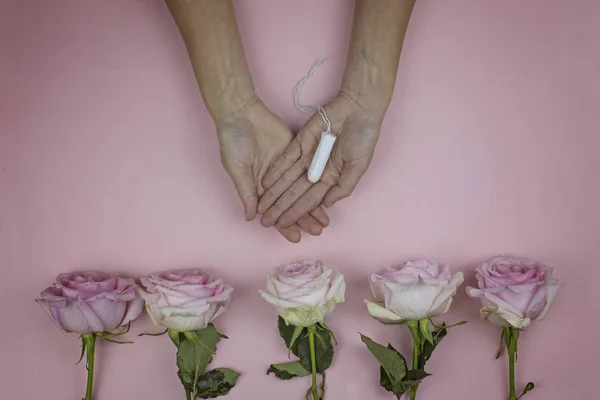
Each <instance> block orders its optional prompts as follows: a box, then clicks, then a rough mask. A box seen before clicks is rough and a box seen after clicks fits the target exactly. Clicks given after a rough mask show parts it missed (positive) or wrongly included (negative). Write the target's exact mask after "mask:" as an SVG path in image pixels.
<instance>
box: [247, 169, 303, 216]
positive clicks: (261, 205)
mask: <svg viewBox="0 0 600 400" xmlns="http://www.w3.org/2000/svg"><path fill="white" fill-rule="evenodd" d="M306 168H307V166H306V164H305V163H304V162H303V161H302V160H299V161H298V162H296V163H295V164H294V165H293V166H292V167H291V168H290V169H288V170H287V171H285V173H284V174H283V175H282V176H281V178H280V179H279V180H278V181H277V182H275V184H274V185H273V186H271V187H270V188H268V189H267V190H266V191H265V192H264V193H263V195H262V196H261V197H260V201H259V202H258V213H259V214H266V213H267V211H268V210H270V209H271V208H272V207H273V206H274V205H275V203H276V202H277V201H278V200H279V198H280V197H281V196H282V195H283V194H284V193H285V192H286V191H288V190H289V189H290V188H291V187H292V186H293V185H294V184H295V182H296V181H297V180H298V179H299V178H300V177H301V176H302V175H303V174H304V175H306V174H305V173H306ZM305 181H306V182H308V178H306V177H305ZM308 183H309V184H310V185H312V183H310V182H308ZM305 190H306V189H305ZM300 194H302V193H300ZM290 205H292V203H290ZM288 207H289V206H288ZM285 210H286V208H284V209H282V210H281V211H280V212H279V214H278V215H277V217H279V215H281V213H282V212H284V211H285ZM263 217H264V216H263ZM275 221H277V218H276V219H275ZM275 221H273V222H271V223H270V224H269V225H265V226H271V225H273V224H274V223H275Z"/></svg>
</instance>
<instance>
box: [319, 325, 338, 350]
mask: <svg viewBox="0 0 600 400" xmlns="http://www.w3.org/2000/svg"><path fill="white" fill-rule="evenodd" d="M319 325H320V326H321V328H323V329H325V330H326V331H327V332H329V333H330V334H331V338H332V339H333V343H334V344H335V345H336V346H337V345H338V341H337V338H336V337H335V334H334V333H333V331H332V330H331V328H330V327H329V326H328V325H327V324H326V323H325V322H319Z"/></svg>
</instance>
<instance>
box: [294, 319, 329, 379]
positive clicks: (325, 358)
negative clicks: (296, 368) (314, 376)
mask: <svg viewBox="0 0 600 400" xmlns="http://www.w3.org/2000/svg"><path fill="white" fill-rule="evenodd" d="M315 330H316V332H315V333H316V335H319V336H321V338H322V339H323V340H320V339H319V340H315V354H316V357H317V372H318V373H323V372H325V370H326V369H327V368H329V366H330V365H331V362H332V361H333V352H334V351H333V344H332V343H331V334H330V333H329V331H327V330H326V329H324V328H322V327H320V326H319V325H318V324H317V325H315ZM296 347H297V351H298V352H297V353H294V354H296V356H298V358H299V359H300V363H301V364H302V367H304V369H306V370H307V371H311V370H312V366H311V362H310V342H309V339H308V329H306V330H304V331H303V333H302V334H301V335H300V337H299V338H298V340H297V341H296ZM292 351H293V349H292Z"/></svg>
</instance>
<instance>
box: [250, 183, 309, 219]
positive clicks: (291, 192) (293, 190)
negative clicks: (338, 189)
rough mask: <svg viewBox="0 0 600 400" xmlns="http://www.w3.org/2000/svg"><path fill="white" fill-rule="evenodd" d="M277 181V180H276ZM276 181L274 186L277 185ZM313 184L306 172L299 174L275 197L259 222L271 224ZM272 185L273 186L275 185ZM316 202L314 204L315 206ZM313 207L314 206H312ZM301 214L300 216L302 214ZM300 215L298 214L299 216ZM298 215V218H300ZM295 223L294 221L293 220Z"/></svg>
mask: <svg viewBox="0 0 600 400" xmlns="http://www.w3.org/2000/svg"><path fill="white" fill-rule="evenodd" d="M278 183H279V182H278ZM278 183H276V184H275V186H278ZM312 185H313V183H312V182H310V181H309V180H308V178H307V177H306V174H304V175H302V176H300V177H299V178H298V179H296V181H295V182H294V183H293V184H292V185H291V186H290V187H289V188H288V189H287V190H286V191H285V192H284V193H283V194H282V195H281V196H280V197H279V199H277V201H276V202H275V204H273V205H272V206H271V207H270V208H269V209H268V210H267V211H266V212H265V213H264V215H263V216H262V218H261V219H260V223H261V224H262V225H263V226H265V227H268V226H273V225H275V223H276V222H277V220H278V219H279V217H280V216H281V214H283V213H284V212H285V211H286V210H287V209H288V208H290V207H291V206H292V205H293V204H294V203H295V202H296V200H298V199H299V198H300V197H301V196H302V195H303V194H304V193H305V192H306V191H307V190H308V189H310V187H311V186H312ZM275 186H273V187H275ZM317 205H318V204H315V207H316V206H317ZM313 208H314V207H313ZM309 211H310V210H308V211H306V212H305V213H304V214H303V215H306V214H308V212H309ZM303 215H302V216H303ZM299 217H300V216H299ZM299 217H298V219H300V218H299ZM294 223H295V222H294ZM290 225H292V224H291V223H290V224H287V225H282V226H290Z"/></svg>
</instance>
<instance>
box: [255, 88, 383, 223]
mask: <svg viewBox="0 0 600 400" xmlns="http://www.w3.org/2000/svg"><path fill="white" fill-rule="evenodd" d="M324 108H325V111H326V113H327V116H328V117H329V119H330V120H331V127H332V132H333V133H334V134H336V135H337V140H336V143H335V145H334V147H333V150H332V154H331V157H330V160H329V161H328V163H327V166H326V167H325V170H324V172H323V175H322V177H321V180H320V181H319V182H317V183H312V182H310V181H309V180H308V178H307V174H306V171H307V169H308V167H309V166H310V163H311V160H312V157H313V155H314V153H315V151H316V148H317V146H318V144H319V140H320V137H321V132H323V131H324V130H325V124H324V123H323V121H322V120H321V117H320V116H319V115H318V114H315V115H313V117H312V118H311V119H310V120H309V121H308V122H307V123H306V125H305V126H304V128H302V130H301V131H300V132H299V133H298V135H297V136H296V137H295V138H294V140H293V141H292V143H291V144H290V145H289V146H288V147H287V148H286V150H285V151H284V153H283V154H282V155H281V156H279V157H278V159H277V160H276V161H275V162H274V163H273V165H272V167H271V168H270V169H269V171H267V173H266V174H265V176H264V178H263V185H264V186H265V188H266V189H267V190H266V191H265V193H264V194H263V195H262V197H261V199H260V202H259V205H258V211H259V213H262V214H263V217H262V219H261V223H262V224H263V225H264V226H273V225H278V226H280V227H287V226H291V225H293V224H295V223H296V222H297V221H299V220H300V219H301V218H303V216H305V215H307V214H308V213H310V212H311V211H312V210H314V209H316V208H317V207H320V205H321V204H325V205H326V206H328V207H329V206H331V205H333V204H334V203H335V202H336V201H338V200H341V199H343V198H345V197H347V196H349V195H350V194H351V193H352V191H353V190H354V188H355V187H356V185H357V184H358V181H359V180H360V178H361V177H362V176H363V174H364V173H365V172H366V171H367V168H368V167H369V165H370V163H371V160H372V158H373V152H374V150H375V146H376V144H377V140H378V138H379V131H380V126H381V119H380V118H377V117H374V116H373V113H370V112H368V111H367V110H366V109H364V108H362V107H361V106H360V105H359V104H358V103H356V102H355V101H354V100H352V99H351V98H350V97H348V96H346V95H344V94H340V95H338V96H337V97H336V98H335V99H334V100H333V101H332V102H331V103H329V104H328V105H326V106H325V107H324Z"/></svg>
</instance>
